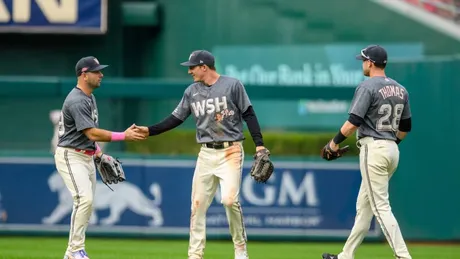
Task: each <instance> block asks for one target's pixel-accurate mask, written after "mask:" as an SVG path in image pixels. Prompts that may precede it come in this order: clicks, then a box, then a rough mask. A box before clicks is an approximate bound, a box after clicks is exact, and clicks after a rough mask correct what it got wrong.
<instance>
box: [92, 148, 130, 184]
mask: <svg viewBox="0 0 460 259" xmlns="http://www.w3.org/2000/svg"><path fill="white" fill-rule="evenodd" d="M94 162H95V163H96V167H97V170H98V171H99V174H100V175H101V178H102V182H103V183H105V184H106V185H107V184H117V183H119V182H123V181H124V180H126V177H125V172H124V170H123V167H122V166H121V162H120V161H119V160H118V159H116V158H113V157H112V156H109V155H106V154H102V156H101V157H95V158H94ZM107 186H108V185H107ZM109 188H110V187H109Z"/></svg>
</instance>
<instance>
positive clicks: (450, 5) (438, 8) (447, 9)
mask: <svg viewBox="0 0 460 259" xmlns="http://www.w3.org/2000/svg"><path fill="white" fill-rule="evenodd" d="M403 1H406V2H408V3H410V4H412V5H414V6H418V7H420V8H422V9H423V10H426V11H428V12H430V13H433V14H436V15H439V16H440V17H443V18H446V19H449V20H453V21H455V22H456V23H458V22H460V17H459V13H460V11H459V8H460V1H458V0H403Z"/></svg>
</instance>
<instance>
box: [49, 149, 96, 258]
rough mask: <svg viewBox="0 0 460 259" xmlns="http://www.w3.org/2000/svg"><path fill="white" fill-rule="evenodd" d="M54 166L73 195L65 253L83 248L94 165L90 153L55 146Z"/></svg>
mask: <svg viewBox="0 0 460 259" xmlns="http://www.w3.org/2000/svg"><path fill="white" fill-rule="evenodd" d="M54 159H55V162H56V168H57V170H58V172H59V174H60V175H61V177H62V179H63V180H64V183H65V185H66V186H67V188H68V189H69V191H70V193H71V194H72V197H73V209H72V215H71V218H70V231H69V243H68V247H67V252H76V251H79V250H81V249H84V248H85V232H86V229H87V227H88V222H89V219H90V217H91V213H92V210H93V198H94V193H95V191H96V167H95V164H94V161H93V156H90V155H86V154H83V153H80V152H77V151H75V149H72V148H62V147H57V148H56V153H55V155H54Z"/></svg>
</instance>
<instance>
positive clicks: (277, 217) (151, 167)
mask: <svg viewBox="0 0 460 259" xmlns="http://www.w3.org/2000/svg"><path fill="white" fill-rule="evenodd" d="M274 162H275V166H276V170H275V174H274V175H273V176H272V178H271V179H270V180H269V182H268V183H267V184H257V183H255V181H254V180H253V179H251V177H250V175H249V174H248V171H249V168H250V164H247V163H246V164H245V167H244V170H243V179H242V187H241V192H240V202H241V206H242V209H243V214H244V223H245V225H246V228H247V234H248V236H249V237H251V236H253V237H255V236H263V237H273V238H283V237H346V236H347V235H348V234H349V231H350V229H351V227H352V225H353V222H354V217H355V204H356V196H357V193H358V189H359V186H360V182H361V176H360V173H359V169H358V165H357V164H354V163H323V162H321V163H316V162H288V161H274ZM123 165H124V168H125V172H126V175H127V179H128V181H126V182H123V183H120V184H117V185H113V186H111V187H112V188H113V189H114V191H111V190H110V189H109V188H107V187H106V186H105V185H104V184H103V183H102V182H101V181H100V179H99V176H98V182H97V187H96V195H95V200H94V209H95V210H94V213H93V215H92V217H91V219H90V224H91V226H90V227H89V228H88V232H89V233H90V232H98V233H112V234H118V235H123V234H127V233H130V234H145V235H159V234H161V235H184V236H186V235H188V234H189V224H190V223H189V220H190V208H191V201H190V194H191V186H192V184H191V183H192V176H193V171H194V166H195V161H193V160H140V159H139V160H124V161H123ZM75 173H78V172H75ZM0 175H1V179H2V180H1V181H0V193H1V195H2V207H3V209H4V210H5V211H6V212H7V214H8V219H7V220H6V222H4V223H1V224H0V231H13V232H14V231H45V232H46V231H60V232H63V233H66V232H67V231H68V228H69V222H70V215H71V211H72V203H73V200H72V197H71V195H70V192H69V191H68V190H67V189H66V187H65V185H64V183H63V181H62V179H61V177H60V176H59V174H58V173H57V172H56V171H55V166H54V163H53V160H52V159H48V158H0ZM220 197H221V194H220V191H219V188H218V190H217V192H216V195H215V197H214V200H213V202H212V204H211V206H210V207H209V210H208V213H207V219H206V221H207V233H208V234H209V235H211V236H212V235H219V236H222V235H228V233H229V232H228V223H227V219H226V216H225V210H224V207H223V205H222V204H221V202H220V201H221V198H220ZM379 234H380V231H379V228H378V227H377V226H376V224H375V222H373V223H372V226H371V230H370V232H369V235H370V236H374V237H375V236H379Z"/></svg>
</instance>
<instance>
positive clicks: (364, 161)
mask: <svg viewBox="0 0 460 259" xmlns="http://www.w3.org/2000/svg"><path fill="white" fill-rule="evenodd" d="M358 146H359V148H360V153H359V160H360V169H361V176H362V181H361V187H360V188H359V193H358V198H357V201H356V218H355V223H354V226H353V228H352V230H351V233H350V235H349V237H348V240H347V242H346V243H345V246H344V247H343V251H342V252H341V253H340V254H339V256H338V257H339V259H354V257H355V252H356V249H357V248H358V246H359V245H360V244H361V243H362V241H363V239H364V237H365V236H366V234H367V233H368V231H369V227H370V225H371V221H372V217H373V216H375V217H376V219H377V221H378V223H379V225H380V228H381V229H382V231H383V234H384V235H385V237H386V239H387V241H388V244H389V245H390V247H391V249H393V253H394V256H395V257H396V258H401V259H411V256H410V254H409V251H408V249H407V246H406V243H405V242H404V239H403V236H402V234H401V230H400V229H399V225H398V222H397V220H396V218H395V217H394V215H393V212H392V211H391V207H390V202H389V198H388V197H389V195H388V185H389V181H390V178H391V176H393V173H394V172H395V171H396V168H397V167H398V163H399V149H398V145H397V144H396V143H395V142H394V141H391V140H374V139H373V138H370V137H365V138H362V139H360V140H359V141H358Z"/></svg>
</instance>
